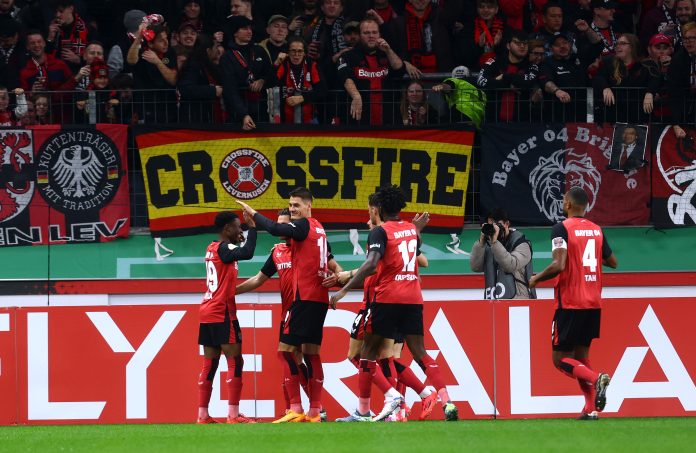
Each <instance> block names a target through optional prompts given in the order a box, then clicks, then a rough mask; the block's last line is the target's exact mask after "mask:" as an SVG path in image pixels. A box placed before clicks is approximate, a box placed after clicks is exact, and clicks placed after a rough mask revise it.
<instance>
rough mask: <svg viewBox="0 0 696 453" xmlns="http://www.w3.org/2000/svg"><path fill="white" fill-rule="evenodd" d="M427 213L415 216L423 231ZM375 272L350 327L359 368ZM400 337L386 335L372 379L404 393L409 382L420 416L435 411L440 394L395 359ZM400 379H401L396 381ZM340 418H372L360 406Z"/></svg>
mask: <svg viewBox="0 0 696 453" xmlns="http://www.w3.org/2000/svg"><path fill="white" fill-rule="evenodd" d="M370 206H373V207H375V208H378V206H379V205H378V202H377V194H374V193H373V194H372V195H370V196H369V198H368V209H369V207H370ZM428 219H429V215H428V213H427V212H426V213H423V214H416V216H415V217H414V218H413V224H414V225H415V226H416V230H417V231H418V232H419V233H420V232H421V231H422V230H423V228H425V225H426V224H427V223H428ZM375 220H376V221H377V223H376V224H374V223H372V219H370V220H368V221H367V227H368V228H369V229H370V230H372V229H373V228H374V227H375V226H379V225H381V224H382V221H381V219H379V218H376V219H375ZM416 259H417V260H418V266H419V267H427V266H428V259H427V258H426V257H425V255H423V254H420V253H419V254H418V256H417V258H416ZM356 272H357V269H353V270H350V271H342V272H339V273H338V275H337V278H338V283H339V284H340V285H345V284H346V283H347V282H348V281H349V280H350V279H351V278H353V276H354V275H355V273H356ZM376 277H377V275H376V274H372V275H368V276H367V277H366V278H365V281H364V282H363V303H362V305H361V306H360V309H359V311H358V314H357V316H356V317H355V320H354V321H353V327H352V328H351V331H350V342H349V343H348V360H350V362H351V363H352V364H353V365H355V368H357V369H358V370H360V350H361V349H362V345H363V339H364V337H365V327H366V326H365V315H366V313H367V306H368V305H369V304H370V302H371V300H372V294H373V293H374V284H375V282H376ZM396 336H397V337H399V338H385V339H384V343H383V348H382V351H381V352H380V355H379V367H377V369H376V370H375V371H376V372H375V375H374V376H372V383H373V384H375V385H376V386H377V388H379V389H380V390H381V391H382V393H385V394H386V393H387V392H388V391H389V390H390V389H391V388H392V387H394V388H395V389H396V391H397V392H399V394H401V395H404V392H405V391H406V386H408V387H411V388H412V389H413V390H414V391H415V392H416V393H417V394H418V395H419V396H420V397H421V398H422V399H423V410H422V411H421V417H420V419H421V420H423V419H425V418H426V417H427V416H428V415H430V413H431V412H432V410H433V408H434V407H435V403H436V402H437V394H435V393H433V392H431V390H430V389H429V388H428V387H427V386H426V385H425V384H423V383H422V382H421V381H419V380H418V378H417V377H416V375H415V374H413V371H411V369H410V368H408V367H406V366H404V365H403V364H402V363H400V362H398V361H396V360H395V358H400V357H401V349H402V347H403V345H404V341H403V337H402V336H401V335H400V334H397V335H396ZM397 379H398V382H397ZM409 412H410V409H409V408H408V406H406V403H405V402H404V403H403V404H402V406H401V409H399V410H398V411H397V412H395V413H394V414H396V417H394V420H397V421H408V413H409ZM336 421H337V422H361V421H370V417H369V414H361V413H360V412H359V411H358V410H357V409H356V410H355V412H353V413H352V414H350V415H348V416H347V417H342V418H339V419H337V420H336Z"/></svg>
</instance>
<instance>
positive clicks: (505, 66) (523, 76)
mask: <svg viewBox="0 0 696 453" xmlns="http://www.w3.org/2000/svg"><path fill="white" fill-rule="evenodd" d="M506 48H507V52H506V53H504V54H502V55H499V56H497V57H495V58H491V59H490V60H488V62H487V63H486V64H485V65H484V66H483V68H481V71H480V72H479V75H478V79H477V80H476V84H477V85H478V87H479V88H482V89H483V90H485V91H486V95H487V96H488V103H487V105H486V120H487V121H493V122H510V121H524V120H528V119H529V100H530V91H531V89H532V87H533V86H534V85H535V84H536V78H537V73H538V72H539V68H538V67H537V65H535V64H531V63H530V62H529V60H527V54H528V50H529V49H528V42H527V34H526V33H524V32H523V31H520V30H515V31H513V32H512V33H511V34H510V40H509V41H508V43H507V44H506Z"/></svg>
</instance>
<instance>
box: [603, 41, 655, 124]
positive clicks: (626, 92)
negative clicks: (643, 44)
mask: <svg viewBox="0 0 696 453" xmlns="http://www.w3.org/2000/svg"><path fill="white" fill-rule="evenodd" d="M639 52H640V42H639V41H638V37H637V36H636V35H632V34H630V33H625V34H623V35H621V37H620V38H618V39H617V40H616V55H614V56H612V57H607V58H604V59H603V60H602V63H601V64H600V66H599V70H598V71H597V75H596V76H595V78H594V80H593V86H594V90H595V95H597V96H599V95H601V98H600V102H597V103H595V105H596V106H597V107H598V108H597V109H595V110H596V111H595V121H596V122H598V123H601V122H604V121H607V122H610V123H616V122H621V123H634V124H641V123H646V122H647V120H648V116H649V115H650V113H652V111H653V100H654V97H655V95H656V94H657V93H658V92H659V90H660V84H661V82H662V79H661V77H660V69H659V68H658V66H657V64H656V63H655V62H654V61H652V60H650V59H645V60H641V59H640V54H639Z"/></svg>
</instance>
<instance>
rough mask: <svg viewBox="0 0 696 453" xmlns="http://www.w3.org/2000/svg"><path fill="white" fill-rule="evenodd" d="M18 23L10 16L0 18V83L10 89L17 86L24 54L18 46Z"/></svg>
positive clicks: (24, 62)
mask: <svg viewBox="0 0 696 453" xmlns="http://www.w3.org/2000/svg"><path fill="white" fill-rule="evenodd" d="M20 28H21V26H20V23H19V22H17V21H16V20H14V19H12V18H10V17H3V18H0V84H2V85H3V86H6V87H8V88H10V89H15V88H17V87H18V86H19V70H20V69H21V68H22V67H24V65H25V64H26V56H25V54H24V52H22V51H21V49H18V46H19V31H20Z"/></svg>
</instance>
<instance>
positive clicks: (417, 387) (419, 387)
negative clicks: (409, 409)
mask: <svg viewBox="0 0 696 453" xmlns="http://www.w3.org/2000/svg"><path fill="white" fill-rule="evenodd" d="M394 367H395V368H396V373H397V376H398V379H399V383H401V384H403V385H405V386H408V387H410V388H412V389H413V390H414V391H415V392H416V393H417V394H419V395H420V394H421V393H423V390H425V384H424V383H422V382H421V381H419V380H418V378H417V377H416V375H415V374H413V371H411V369H410V368H408V367H406V366H404V365H403V364H402V363H401V362H399V361H398V360H395V361H394ZM397 390H398V389H397ZM399 393H401V394H402V395H403V393H402V392H399Z"/></svg>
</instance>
